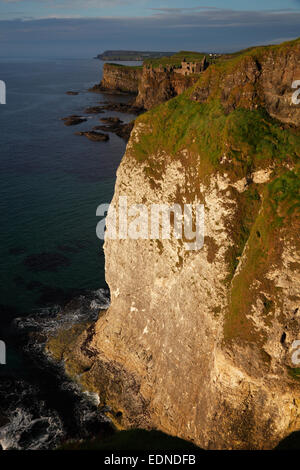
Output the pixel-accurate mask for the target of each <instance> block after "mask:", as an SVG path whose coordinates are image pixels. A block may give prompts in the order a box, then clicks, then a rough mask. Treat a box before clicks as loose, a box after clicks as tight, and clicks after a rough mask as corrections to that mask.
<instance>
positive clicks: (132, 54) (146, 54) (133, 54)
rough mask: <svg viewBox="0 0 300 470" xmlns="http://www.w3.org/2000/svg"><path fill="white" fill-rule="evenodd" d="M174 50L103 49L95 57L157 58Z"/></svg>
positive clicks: (102, 58)
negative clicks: (103, 50)
mask: <svg viewBox="0 0 300 470" xmlns="http://www.w3.org/2000/svg"><path fill="white" fill-rule="evenodd" d="M173 54H174V52H157V51H105V52H103V53H102V54H98V55H97V56H96V57H95V59H99V60H114V61H123V60H124V61H140V60H145V59H158V58H160V57H169V56H172V55H173Z"/></svg>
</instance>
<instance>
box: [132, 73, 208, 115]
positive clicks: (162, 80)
mask: <svg viewBox="0 0 300 470" xmlns="http://www.w3.org/2000/svg"><path fill="white" fill-rule="evenodd" d="M198 78H199V77H198V76H196V75H194V76H192V75H190V76H188V77H185V76H184V75H181V74H180V73H177V72H176V69H174V70H173V69H172V70H169V69H168V67H166V68H164V67H160V68H151V67H148V66H144V67H143V73H142V75H141V79H140V82H139V88H138V96H137V98H136V102H135V105H136V106H137V107H140V108H144V109H151V108H152V107H153V106H156V105H158V104H161V103H164V102H165V101H167V100H169V99H171V98H174V97H175V96H177V95H180V94H181V93H183V92H184V91H185V90H187V89H188V88H189V87H191V86H192V85H194V84H195V83H196V82H197V80H198Z"/></svg>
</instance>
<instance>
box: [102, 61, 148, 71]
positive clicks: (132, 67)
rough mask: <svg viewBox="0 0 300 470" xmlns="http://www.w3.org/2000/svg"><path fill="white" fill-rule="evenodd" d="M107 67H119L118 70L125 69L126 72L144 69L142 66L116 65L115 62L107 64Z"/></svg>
mask: <svg viewBox="0 0 300 470" xmlns="http://www.w3.org/2000/svg"><path fill="white" fill-rule="evenodd" d="M105 64H106V65H109V66H112V67H118V68H123V69H124V70H125V69H127V70H141V69H142V68H143V66H142V65H123V64H116V63H114V62H105Z"/></svg>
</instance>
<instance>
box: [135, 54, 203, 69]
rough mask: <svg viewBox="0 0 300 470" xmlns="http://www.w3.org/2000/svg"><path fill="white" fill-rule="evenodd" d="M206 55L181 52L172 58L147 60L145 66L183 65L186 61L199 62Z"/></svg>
mask: <svg viewBox="0 0 300 470" xmlns="http://www.w3.org/2000/svg"><path fill="white" fill-rule="evenodd" d="M205 55H208V54H205V53H203V52H192V51H180V52H176V54H174V55H172V56H171V57H161V58H158V59H147V60H145V61H144V64H145V65H152V66H153V67H158V66H159V65H175V66H176V65H178V66H179V65H181V62H182V61H183V60H184V59H185V60H186V61H187V62H199V61H201V60H202V59H203V57H204V56H205Z"/></svg>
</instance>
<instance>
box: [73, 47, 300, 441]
mask: <svg viewBox="0 0 300 470" xmlns="http://www.w3.org/2000/svg"><path fill="white" fill-rule="evenodd" d="M298 43H299V42H298ZM298 43H297V42H296V43H295V44H294V43H292V44H288V45H286V46H281V48H280V49H279V48H278V51H279V52H278V54H279V57H280V61H279V63H281V61H282V54H284V53H286V54H287V55H288V56H289V57H291V55H293V54H294V55H295V49H296V51H298V52H299V45H298ZM282 47H283V49H284V51H285V52H283V49H282ZM291 51H292V52H291ZM298 52H297V53H298ZM292 53H293V54H292ZM260 54H261V51H260ZM266 54H268V49H267V48H266ZM276 54H277V52H276V50H275V52H274V49H272V60H273V61H275V63H276ZM260 58H261V55H260ZM268 63H269V62H268ZM233 67H236V68H237V71H240V68H243V67H244V62H243V60H241V62H239V61H237V60H235V62H234V65H233ZM292 70H293V73H292V74H291V77H290V78H291V80H295V79H296V78H297V77H296V76H295V74H296V71H297V68H296V67H294V68H292ZM215 73H216V74H218V73H219V71H218V69H216V70H215ZM222 73H224V74H225V75H226V73H227V72H226V69H225V71H223V72H222ZM230 74H231V76H235V77H238V76H240V77H242V79H241V80H242V82H241V84H240V85H241V86H242V87H246V88H247V87H248V85H247V83H246V82H247V80H248V81H249V86H250V85H251V83H252V82H251V80H252V78H251V76H249V77H248V78H246V79H245V74H243V73H240V74H239V73H235V72H234V70H232V68H231V69H230ZM246 75H247V74H246ZM213 77H214V72H213V70H212V67H210V68H209V69H208V70H207V71H206V72H205V73H204V74H203V77H202V79H200V82H199V84H198V85H197V89H198V90H199V89H201V99H200V101H199V102H197V100H196V98H195V96H196V94H195V90H191V91H190V92H189V91H188V92H185V93H184V94H183V95H181V96H180V97H177V98H175V99H174V100H171V101H169V102H167V103H165V104H162V105H160V106H159V107H157V108H155V109H153V110H151V111H150V112H148V113H146V114H144V115H142V116H140V117H139V118H138V119H137V121H136V124H135V127H134V130H133V131H132V134H131V138H130V141H129V143H128V146H127V150H126V153H125V155H124V157H123V160H122V162H121V165H120V167H119V169H118V172H117V182H116V187H115V194H114V198H113V201H112V205H115V206H117V205H118V201H119V197H121V196H126V197H127V198H128V199H127V201H128V206H131V205H132V204H144V205H146V206H147V207H148V208H149V207H150V205H151V204H170V205H172V204H174V203H177V204H180V205H183V204H185V203H193V204H196V203H200V204H204V209H205V238H204V245H203V247H202V248H201V249H199V250H195V251H188V250H186V247H185V244H184V241H183V240H180V239H177V238H175V237H174V235H173V236H172V237H171V239H160V240H151V239H148V240H143V239H137V240H133V239H130V238H127V239H124V240H118V239H117V240H112V239H108V238H107V239H106V241H105V258H106V280H107V282H108V284H109V287H110V291H111V306H110V308H109V309H108V311H107V312H106V314H105V315H103V316H101V317H100V318H99V320H98V322H97V323H96V325H95V328H94V329H92V330H89V331H88V332H86V333H84V334H83V335H82V336H81V338H80V342H79V343H78V344H77V346H76V348H75V352H74V354H75V356H76V357H77V360H78V362H79V363H81V364H82V365H84V366H85V369H84V371H83V372H82V377H83V378H84V382H85V383H89V386H92V389H93V390H94V391H97V392H98V393H99V395H100V400H101V403H105V404H108V405H110V406H111V408H112V410H113V414H114V417H115V421H117V422H118V424H119V425H120V426H122V427H125V428H130V427H143V428H148V429H149V428H157V429H159V430H162V431H165V432H167V433H169V434H172V435H175V436H179V437H181V438H184V439H187V440H190V441H193V442H195V443H196V444H197V445H199V446H201V447H203V448H208V449H262V448H273V447H274V446H276V444H277V443H278V442H279V441H280V440H281V439H282V438H284V437H285V436H287V435H288V434H289V433H291V432H292V431H294V430H297V429H300V383H299V377H298V376H299V372H300V369H298V366H297V365H295V363H293V361H292V354H293V349H292V345H293V342H294V341H295V340H297V339H300V308H299V307H300V241H299V228H300V218H299V189H300V183H299V156H300V134H299V127H297V126H299V122H297V123H296V125H294V126H290V125H289V124H282V123H281V122H280V121H279V120H275V119H274V118H272V117H270V115H269V114H268V113H267V112H266V111H265V109H263V108H264V106H263V105H264V103H263V102H260V103H259V102H258V101H257V100H258V99H259V98H258V97H257V96H256V98H255V99H256V102H255V103H256V105H255V107H254V108H253V107H252V106H248V104H249V102H250V101H251V100H250V101H249V96H248V95H247V102H246V103H241V104H237V103H236V105H235V106H234V107H233V108H232V109H228V106H226V104H225V105H224V102H222V100H223V101H224V96H223V91H222V88H220V83H222V80H221V81H220V80H215V81H214V79H213ZM298 78H300V77H298ZM245 80H246V82H245ZM254 80H255V83H256V81H257V77H255V78H254ZM245 83H246V85H245ZM274 83H275V82H274ZM205 86H207V92H205V93H204V91H203V90H204V87H205ZM234 86H235V87H238V86H239V84H238V83H237V82H236V83H235V84H234ZM274 86H276V84H275V85H274ZM247 89H248V88H247ZM292 92H293V90H292V89H291V90H288V89H287V88H286V89H285V93H287V94H288V93H290V95H291V94H292ZM198 94H199V91H198ZM227 94H229V93H227ZM204 95H205V97H204ZM286 96H288V95H286ZM287 102H288V100H287V98H286V103H287ZM282 113H283V115H284V119H283V121H284V122H285V117H286V115H287V113H285V112H283V111H282ZM290 114H291V113H289V115H290ZM111 223H112V221H111V220H108V229H110V228H111V227H110V224H111ZM87 365H88V367H86V366H87ZM91 384H92V385H91Z"/></svg>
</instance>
